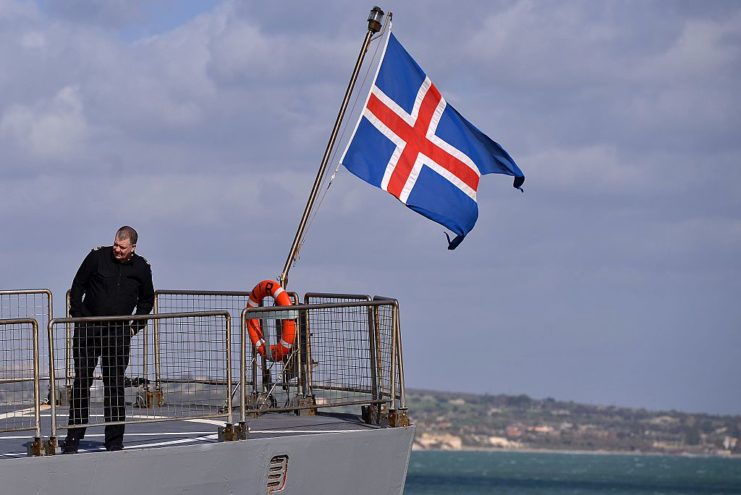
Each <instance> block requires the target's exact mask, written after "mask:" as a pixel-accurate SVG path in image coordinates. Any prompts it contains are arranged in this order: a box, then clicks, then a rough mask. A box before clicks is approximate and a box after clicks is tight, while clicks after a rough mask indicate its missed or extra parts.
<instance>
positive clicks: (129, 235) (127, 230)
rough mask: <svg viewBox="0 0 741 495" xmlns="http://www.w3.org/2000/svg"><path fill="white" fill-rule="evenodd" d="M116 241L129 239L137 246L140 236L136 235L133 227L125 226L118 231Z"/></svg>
mask: <svg viewBox="0 0 741 495" xmlns="http://www.w3.org/2000/svg"><path fill="white" fill-rule="evenodd" d="M116 239H128V240H129V241H131V244H136V241H138V240H139V234H137V233H136V230H134V228H133V227H129V226H128V225H124V226H123V227H121V228H120V229H118V230H117V231H116Z"/></svg>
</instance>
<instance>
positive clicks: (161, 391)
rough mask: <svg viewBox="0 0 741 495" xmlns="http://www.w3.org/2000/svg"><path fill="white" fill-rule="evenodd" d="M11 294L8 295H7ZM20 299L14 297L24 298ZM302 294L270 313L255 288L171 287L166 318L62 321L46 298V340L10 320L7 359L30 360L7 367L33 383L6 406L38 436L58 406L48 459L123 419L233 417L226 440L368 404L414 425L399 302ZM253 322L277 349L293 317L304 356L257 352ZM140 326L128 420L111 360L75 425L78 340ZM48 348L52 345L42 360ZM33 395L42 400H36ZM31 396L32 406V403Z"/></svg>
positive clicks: (296, 348) (160, 312)
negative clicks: (79, 434)
mask: <svg viewBox="0 0 741 495" xmlns="http://www.w3.org/2000/svg"><path fill="white" fill-rule="evenodd" d="M8 292H9V291H0V296H2V295H5V294H6V293H8ZM14 292H17V293H18V294H20V293H21V292H22V291H14ZM27 292H33V291H27ZM43 292H44V294H46V292H48V291H43ZM18 294H14V295H13V297H21V296H20V295H18ZM290 295H291V299H292V302H293V303H294V304H293V305H292V306H290V307H277V306H273V303H274V301H273V300H272V298H270V297H268V298H266V299H265V300H264V301H263V306H262V307H257V308H247V307H246V306H247V304H246V303H247V299H248V297H249V293H248V292H241V291H175V290H160V291H157V292H156V295H155V297H156V299H155V312H154V313H153V314H150V315H142V316H121V317H96V318H70V317H66V318H56V319H55V318H53V315H52V312H51V301H52V298H51V293H50V292H48V295H47V296H44V297H48V308H49V309H48V312H44V313H43V315H41V317H40V319H42V321H43V320H46V326H47V335H46V337H45V338H39V336H38V325H37V323H36V319H34V318H25V319H18V318H15V319H12V320H10V319H5V320H2V323H0V325H1V326H0V349H3V347H2V346H5V348H7V349H10V351H9V354H8V353H6V354H7V355H12V356H13V359H14V360H20V361H22V362H23V363H24V364H23V365H20V364H17V363H15V362H13V363H0V364H2V365H3V369H5V370H12V369H17V368H18V369H20V368H22V369H23V370H24V371H23V373H22V376H21V375H18V376H19V377H20V378H19V379H21V381H23V382H24V383H25V385H24V387H25V388H24V390H25V391H24V392H23V394H25V395H23V394H20V395H17V396H16V398H15V399H13V400H12V401H11V400H5V401H3V404H5V405H7V406H17V407H15V408H14V410H15V411H17V410H18V409H19V408H20V409H22V410H24V412H23V414H20V415H18V417H17V418H15V420H16V421H17V422H18V421H21V422H22V427H23V428H24V429H34V430H35V431H36V438H37V439H38V438H40V434H41V429H42V428H41V421H40V411H41V408H42V405H43V404H44V403H46V404H47V405H48V409H50V412H51V422H50V425H49V428H50V430H49V431H48V432H46V431H44V432H43V433H48V435H49V438H50V442H48V443H49V444H51V447H47V453H50V452H52V451H53V447H54V445H55V439H56V437H57V433H58V432H59V431H60V430H66V429H70V428H78V427H89V426H99V425H110V424H120V423H136V422H155V421H166V420H182V419H196V418H222V419H223V420H224V421H225V427H224V428H225V430H224V431H223V432H222V433H224V438H225V439H237V438H242V437H244V435H242V433H245V432H246V427H245V426H246V424H247V422H248V418H249V417H252V416H256V415H259V414H263V413H266V412H279V411H294V412H297V413H301V414H315V413H316V412H317V410H319V409H329V410H336V411H340V412H350V411H352V410H354V411H357V409H356V407H357V406H363V407H362V412H363V418H364V419H365V421H367V422H369V423H375V424H390V425H392V426H397V425H401V424H405V421H406V403H405V395H404V369H403V359H402V350H401V335H400V329H399V327H400V325H399V305H398V302H397V301H396V300H394V299H389V298H382V297H376V298H371V297H369V296H364V295H352V294H350V295H348V294H326V293H308V294H306V296H305V297H304V304H298V302H299V298H298V295H297V294H295V293H290ZM23 297H29V296H23ZM33 297H36V296H35V295H34V296H33ZM0 300H1V299H0ZM7 306H8V304H6V305H5V306H3V308H6V307H7ZM32 306H36V303H35V302H34V303H33V304H32ZM6 312H7V311H6ZM17 312H18V311H16V313H17ZM1 316H5V314H3V315H1ZM36 316H39V315H36ZM234 318H239V331H236V328H235V329H234V331H232V321H233V320H234ZM252 319H257V320H259V321H260V323H261V327H262V330H263V333H264V335H265V340H266V341H267V342H268V345H270V344H275V343H276V342H277V341H278V338H279V336H280V332H281V330H280V329H281V321H282V320H286V319H290V320H293V321H294V322H295V323H296V336H295V341H294V342H293V347H292V349H293V350H292V352H291V353H290V354H289V355H288V356H287V357H285V358H284V359H282V360H278V361H272V360H270V359H268V358H266V357H264V356H262V355H260V354H259V353H257V352H256V351H255V348H254V347H253V346H252V344H251V342H250V339H249V336H248V330H247V327H248V326H247V322H248V320H252ZM234 323H235V324H236V320H234ZM132 325H133V327H135V328H138V329H139V331H138V333H136V335H134V336H132V337H131V338H130V340H126V349H125V351H126V355H127V356H129V359H128V363H125V365H126V366H125V368H126V372H125V379H124V382H125V384H124V386H125V389H124V390H125V391H124V401H125V420H121V419H120V418H118V417H117V416H116V414H114V413H113V412H111V411H112V410H111V409H110V407H111V406H110V403H109V404H106V403H105V401H104V396H105V395H106V394H105V393H104V392H105V388H106V387H112V386H115V384H114V385H111V382H110V377H113V376H115V375H116V374H115V373H102V372H101V371H100V370H101V367H100V366H105V365H106V364H104V363H103V360H102V359H101V363H100V366H99V367H98V368H96V369H95V373H94V374H93V378H92V380H91V381H90V382H89V383H91V384H92V386H91V388H90V390H91V392H90V396H89V414H88V415H87V416H86V415H85V414H77V415H74V414H73V415H72V416H74V417H75V418H76V419H74V420H73V421H68V417H69V413H68V409H67V407H72V408H74V407H79V406H80V400H81V397H80V395H79V394H78V395H76V396H75V397H73V394H72V389H73V381H72V380H73V378H74V376H75V372H74V366H73V363H74V361H75V359H80V358H81V356H80V355H79V352H78V351H77V350H75V339H79V338H85V336H86V335H87V336H88V337H89V332H90V331H91V330H90V329H98V330H96V331H98V332H99V333H100V335H109V334H110V335H114V334H116V332H120V331H121V328H125V329H126V331H127V332H128V331H129V328H130V327H131V326H132ZM106 327H108V328H106ZM4 328H5V329H11V330H10V331H3V329H4ZM21 333H23V335H20V334H21ZM127 335H128V334H127ZM104 341H105V339H104ZM96 342H97V341H96ZM106 342H107V341H106ZM40 344H41V345H43V347H45V348H46V349H48V350H47V351H46V352H45V353H41V357H39V356H40V353H39V349H40V348H41V346H40ZM101 345H106V344H101ZM24 346H25V347H24ZM78 349H79V347H78ZM100 353H101V354H103V352H102V351H101V352H100ZM6 354H3V356H4V355H6ZM73 355H74V358H73ZM107 359H108V361H106V362H107V363H108V364H110V363H111V362H113V361H115V359H116V358H115V357H113V358H111V355H110V353H109V354H108V358H107ZM96 361H98V359H97V358H96V359H95V360H94V362H96ZM119 364H120V363H119ZM78 366H79V365H78ZM106 376H107V377H108V378H107V379H103V377H106ZM0 378H2V380H0V394H1V393H2V392H3V389H2V387H6V388H8V387H9V386H10V385H8V384H10V383H11V381H9V380H7V379H5V376H4V375H3V376H2V377H0ZM13 380H16V379H15V378H13ZM44 380H45V381H46V382H47V383H48V385H49V394H48V396H47V397H46V398H42V397H41V393H42V392H43V391H42V392H41V393H40V392H39V389H40V384H41V383H44ZM104 382H105V383H104ZM13 383H15V382H13ZM29 384H30V385H31V386H29ZM77 385H78V387H77V390H85V389H86V387H85V386H84V385H85V383H84V382H82V383H78V384H77ZM119 385H120V383H119ZM12 386H13V387H16V388H17V387H19V386H17V385H12ZM21 388H23V387H21ZM32 388H33V393H31V392H29V390H31V389H32ZM14 390H15V389H14ZM111 390H112V389H111ZM109 392H110V390H109ZM108 395H109V396H113V397H115V396H117V394H114V393H109V394H108ZM6 396H7V393H6ZM0 397H2V395H0ZM21 398H22V400H24V401H26V402H24V403H23V404H22V405H26V403H27V404H28V407H27V408H23V407H20V405H19V403H18V401H19V400H21ZM51 398H55V400H51ZM73 398H74V399H75V400H73ZM109 400H110V399H109ZM235 408H239V411H240V415H239V418H238V420H239V422H240V425H239V426H236V427H235V428H234V429H232V425H233V423H234V421H233V420H234V419H237V418H235V417H234V410H235ZM350 408H352V409H350ZM9 409H12V407H11V408H9ZM31 411H33V412H34V415H33V420H31V416H30V412H31ZM80 412H82V411H80ZM399 412H401V413H402V416H401V418H402V420H401V421H399V417H400V416H399V415H398V413H399ZM13 414H16V413H13ZM13 417H14V416H12V415H11V414H9V413H8V412H6V411H2V412H0V418H3V419H4V420H6V421H5V422H4V423H3V422H0V431H8V430H9V429H10V428H11V426H12V425H11V421H10V419H11V418H13ZM69 422H71V423H73V424H69ZM12 427H13V428H16V427H18V425H15V426H12ZM228 432H232V433H233V434H232V433H228ZM34 444H38V442H34ZM36 450H38V449H36Z"/></svg>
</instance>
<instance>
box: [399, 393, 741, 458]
mask: <svg viewBox="0 0 741 495" xmlns="http://www.w3.org/2000/svg"><path fill="white" fill-rule="evenodd" d="M407 405H408V406H409V411H410V416H411V419H412V422H413V423H414V424H416V427H417V435H416V438H415V442H414V447H415V448H416V449H422V450H425V449H444V450H460V449H486V450H494V449H508V450H516V449H536V450H558V451H601V452H634V453H662V454H696V455H741V416H727V415H713V414H691V413H683V412H678V411H648V410H646V409H634V408H627V407H617V406H597V405H587V404H579V403H575V402H565V401H558V400H555V399H551V398H548V399H532V398H530V397H528V396H527V395H516V396H512V395H476V394H464V393H453V392H438V391H428V390H415V389H411V390H407Z"/></svg>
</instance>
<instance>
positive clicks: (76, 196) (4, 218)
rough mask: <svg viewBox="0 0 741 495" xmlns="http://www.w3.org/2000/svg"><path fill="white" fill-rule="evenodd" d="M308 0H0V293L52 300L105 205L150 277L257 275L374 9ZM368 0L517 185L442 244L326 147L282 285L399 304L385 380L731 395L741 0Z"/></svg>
mask: <svg viewBox="0 0 741 495" xmlns="http://www.w3.org/2000/svg"><path fill="white" fill-rule="evenodd" d="M317 5H318V4H314V3H311V2H300V1H286V2H257V1H254V2H253V1H233V0H224V1H217V0H214V1H195V0H189V1H176V0H148V1H143V0H139V1H134V0H67V1H65V2H55V1H52V0H38V1H21V0H0V228H1V229H2V233H3V236H2V238H3V242H2V243H0V280H1V281H2V282H1V283H0V288H3V289H26V288H49V289H51V290H52V291H53V292H54V294H55V297H56V303H57V307H56V308H55V312H56V314H62V313H63V311H64V308H63V307H60V306H59V304H60V302H61V301H63V294H64V292H65V291H66V290H67V288H68V287H69V286H70V284H71V280H72V278H73V276H74V273H75V271H76V270H77V268H78V266H79V264H80V262H81V261H82V259H83V258H84V256H85V255H86V253H87V252H88V251H89V250H90V249H92V248H94V247H95V246H98V245H110V244H111V242H112V240H113V234H114V232H115V230H116V229H117V228H118V227H119V226H120V225H124V224H129V225H132V226H134V227H135V228H136V229H137V230H138V231H139V236H140V239H139V242H138V246H137V252H138V253H139V254H141V255H143V256H145V257H146V258H147V259H148V260H149V261H150V263H151V264H152V267H153V273H154V282H155V286H156V287H157V288H160V289H214V290H250V289H251V288H252V287H253V286H254V285H255V284H256V283H257V282H258V281H260V280H262V279H265V278H276V277H277V276H278V275H279V273H280V272H281V270H282V268H283V264H284V263H285V260H286V257H287V256H288V251H289V248H290V244H291V241H292V240H293V236H294V234H295V231H296V227H297V226H298V222H299V220H300V216H301V213H302V211H303V207H304V205H305V203H306V200H307V198H308V195H309V191H310V189H311V184H312V181H313V179H314V176H315V174H316V171H317V169H318V166H319V163H320V161H321V157H322V154H323V152H324V148H325V146H326V143H327V139H328V137H329V134H330V131H331V128H332V125H333V123H334V119H335V117H336V115H337V112H338V109H339V105H340V102H341V99H342V95H343V93H344V90H345V87H346V85H347V82H348V79H349V77H350V74H351V71H352V67H353V64H354V62H355V59H356V57H357V54H358V51H359V49H360V45H361V42H362V39H363V36H364V34H365V31H366V22H365V20H366V18H367V15H368V11H369V10H370V8H371V7H372V6H373V5H372V4H369V3H366V2H359V1H345V0H343V1H341V0H329V1H325V2H322V3H321V7H318V6H317ZM380 6H381V7H382V8H383V9H384V10H385V11H387V12H388V11H392V12H393V14H394V15H393V18H394V24H393V30H394V33H395V35H396V36H397V38H398V39H399V41H400V42H401V43H402V44H403V45H404V47H405V48H406V49H407V50H408V51H409V52H410V54H411V55H412V56H413V57H414V58H415V60H416V61H417V63H418V64H419V65H420V66H421V67H422V68H423V69H424V70H425V71H426V72H427V74H428V76H429V77H430V78H431V79H432V81H433V82H434V83H435V84H436V85H437V87H438V88H439V89H440V90H441V92H442V93H443V95H444V97H445V98H446V100H447V101H448V102H449V103H450V104H452V105H453V106H455V108H456V109H457V110H458V111H459V112H460V113H461V114H462V115H464V116H465V117H466V118H467V119H468V120H470V121H471V122H473V123H474V124H475V125H476V126H477V127H479V128H480V129H481V130H482V131H484V132H485V133H487V134H488V135H489V136H490V137H492V138H493V139H494V140H495V141H497V142H499V143H500V144H501V145H502V146H503V147H504V148H505V149H506V150H507V151H508V152H509V153H510V154H511V155H512V156H513V158H514V159H515V160H516V162H517V163H518V165H519V167H520V168H521V169H522V170H523V171H524V173H525V175H526V181H525V185H524V188H525V192H524V194H522V193H520V192H519V191H517V190H515V189H514V188H512V181H511V178H510V177H505V176H498V175H489V176H485V177H482V180H481V183H480V187H479V191H478V203H479V219H478V223H477V224H476V227H475V228H474V229H473V231H472V232H471V233H470V234H469V235H468V236H467V237H466V239H465V241H464V242H463V243H462V244H461V245H460V246H459V247H458V249H456V250H455V251H448V250H447V242H446V239H445V236H444V232H445V229H444V228H443V227H442V226H440V225H438V224H436V223H433V222H431V221H429V220H427V219H426V218H424V217H421V216H419V215H418V214H416V213H414V212H413V211H411V210H409V209H407V208H405V207H404V206H403V205H402V204H400V203H399V202H398V201H397V200H395V199H394V198H393V197H391V196H390V195H388V194H386V193H384V192H382V191H380V190H378V189H375V188H373V187H371V186H369V185H367V184H365V183H363V182H362V181H360V180H359V179H358V178H356V177H355V176H353V175H352V174H350V173H349V172H348V171H347V170H345V169H343V168H339V169H338V170H337V174H336V177H335V178H334V180H333V181H332V183H331V186H330V187H329V188H327V187H326V186H323V187H322V196H321V203H320V205H319V208H318V210H317V211H316V214H315V215H314V217H313V219H312V222H311V223H310V227H309V229H308V232H307V235H306V238H305V243H304V245H303V248H302V251H301V253H300V258H299V260H298V261H297V263H296V264H295V265H294V266H293V268H292V269H291V272H290V275H289V288H290V289H292V290H295V291H298V292H299V293H304V292H307V291H322V292H340V293H358V294H371V295H384V296H390V297H395V298H397V299H398V300H399V302H400V306H401V323H402V334H403V342H404V354H405V365H406V366H405V371H406V385H407V387H411V388H426V389H437V390H447V391H462V392H474V393H482V394H483V393H487V394H499V393H506V394H527V395H530V396H531V397H536V398H547V397H551V398H555V399H559V400H573V401H577V402H586V403H592V404H603V405H617V406H630V407H645V408H648V409H653V410H669V409H675V410H681V411H688V412H711V413H724V414H741V358H740V357H741V304H740V302H741V96H739V95H740V94H741V93H739V90H738V85H739V81H740V80H741V3H738V2H735V1H719V0H716V1H707V2H695V1H671V0H664V1H649V0H624V1H602V2H593V1H591V0H583V1H580V0H565V1H546V0H543V1H529V0H498V1H492V0H471V1H466V2H457V3H456V4H455V8H454V9H451V8H450V3H449V2H444V1H439V0H433V1H424V0H404V1H389V2H386V3H381V4H380ZM375 46H376V45H375V44H374V45H373V46H372V47H371V49H370V50H369V56H371V55H373V54H374V53H375V49H376V48H375ZM367 65H368V66H370V65H371V64H370V63H369V64H367ZM366 69H367V67H366ZM366 69H364V71H363V73H362V74H363V75H362V76H361V77H370V76H366V74H367V73H368V72H367V70H366ZM366 81H367V79H366ZM358 98H360V101H361V102H362V99H363V98H364V95H360V96H359V97H358ZM352 101H353V102H354V103H355V106H354V107H353V111H351V113H353V114H354V113H357V108H358V107H357V105H359V104H360V103H356V102H357V100H356V99H355V98H354V99H353V100H352ZM347 126H348V127H349V129H344V130H343V133H342V139H344V140H346V139H347V136H348V134H349V132H350V131H351V129H352V127H353V126H354V121H348V123H347ZM338 160H339V153H337V154H335V155H333V157H332V161H331V163H330V173H331V172H333V171H334V170H335V168H336V167H337V163H338Z"/></svg>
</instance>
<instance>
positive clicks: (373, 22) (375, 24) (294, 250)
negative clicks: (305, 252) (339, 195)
mask: <svg viewBox="0 0 741 495" xmlns="http://www.w3.org/2000/svg"><path fill="white" fill-rule="evenodd" d="M383 15H384V12H383V10H381V9H380V8H379V7H373V9H371V11H370V15H369V16H368V32H367V33H366V34H365V39H364V40H363V46H362V47H361V48H360V54H359V55H358V60H357V61H356V62H355V68H354V69H353V72H352V77H350V82H349V84H348V85H347V90H346V91H345V97H344V99H343V100H342V105H341V106H340V112H339V114H338V115H337V120H335V123H334V128H333V129H332V134H330V136H329V142H328V143H327V148H326V149H325V150H324V157H322V163H321V165H320V166H319V171H318V172H317V174H316V178H315V179H314V186H313V187H312V188H311V194H309V200H308V201H307V202H306V207H305V208H304V214H303V216H302V217H301V222H299V225H298V229H297V230H296V236H295V237H294V238H293V245H291V251H290V252H289V253H288V258H287V259H286V264H285V265H284V266H283V272H282V273H281V274H280V277H279V279H278V282H280V285H281V286H283V287H284V288H285V287H286V286H287V285H288V271H289V270H290V269H291V266H292V265H293V262H294V261H295V259H296V256H297V255H298V250H299V247H300V246H301V239H302V238H303V236H304V230H305V229H306V222H307V221H308V220H309V215H310V213H311V210H312V208H313V207H314V202H315V201H316V197H317V194H318V192H319V186H320V183H321V181H322V177H324V172H325V171H326V169H327V164H328V163H329V156H330V154H331V152H332V148H334V143H335V140H336V139H337V134H338V132H339V130H340V125H341V123H342V119H343V117H344V116H345V110H347V104H348V102H349V101H350V95H351V94H352V91H353V88H354V87H355V82H356V81H357V79H358V73H359V72H360V67H361V66H362V65H363V59H364V58H365V53H366V52H367V51H368V45H369V44H370V41H371V38H372V37H373V35H374V34H376V33H377V32H378V31H380V30H381V20H382V19H383Z"/></svg>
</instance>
